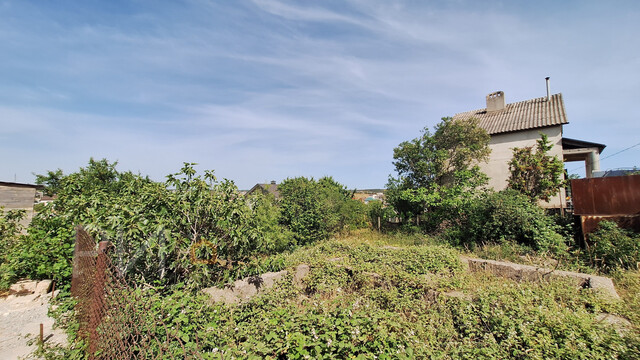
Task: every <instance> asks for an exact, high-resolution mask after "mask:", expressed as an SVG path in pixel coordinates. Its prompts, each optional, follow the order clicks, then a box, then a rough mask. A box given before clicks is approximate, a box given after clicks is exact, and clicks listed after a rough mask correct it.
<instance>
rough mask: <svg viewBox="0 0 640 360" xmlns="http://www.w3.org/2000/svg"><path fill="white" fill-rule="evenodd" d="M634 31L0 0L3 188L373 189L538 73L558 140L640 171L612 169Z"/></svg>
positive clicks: (385, 4)
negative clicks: (134, 179)
mask: <svg viewBox="0 0 640 360" xmlns="http://www.w3.org/2000/svg"><path fill="white" fill-rule="evenodd" d="M638 34H640V3H639V2H636V1H627V2H623V1H617V2H603V1H562V2H559V1H535V2H532V1H483V2H479V1H473V0H469V1H465V0H458V1H392V0H384V1H382V0H381V1H378V0H351V1H281V0H254V1H204V0H188V1H145V0H133V1H4V0H0V79H1V80H0V154H1V159H2V160H1V161H0V181H14V180H17V181H18V182H32V181H33V180H34V176H33V175H32V173H44V172H46V170H53V169H56V168H61V169H63V170H64V171H65V172H66V173H69V172H73V171H76V170H77V169H78V168H79V167H81V166H84V165H85V164H86V163H87V162H88V160H89V158H90V157H94V158H107V159H109V160H111V161H116V160H117V161H118V162H119V169H120V170H132V171H134V172H140V173H142V174H145V175H149V176H151V177H152V178H153V179H155V180H164V176H165V175H167V174H169V173H173V172H177V171H178V170H179V169H180V167H181V166H182V163H183V162H196V163H199V166H198V169H200V170H204V169H214V170H215V171H216V174H217V176H218V177H224V178H229V179H232V180H234V181H235V182H236V184H237V185H238V186H239V187H240V188H243V189H247V188H249V187H251V186H252V185H253V184H255V183H256V182H265V181H269V180H277V181H280V180H282V179H284V178H287V177H295V176H314V177H316V178H317V177H320V176H324V175H331V176H333V177H334V178H335V179H336V180H338V181H340V182H342V183H344V184H345V185H347V186H349V187H357V188H374V187H376V188H377V187H383V186H384V185H385V183H386V181H387V177H388V175H389V174H390V173H392V172H393V166H392V164H391V162H392V155H393V148H394V147H395V146H397V145H398V144H399V143H400V142H402V141H404V140H409V139H412V138H414V137H416V136H418V135H419V133H420V130H421V129H422V128H424V127H425V126H429V127H432V126H433V125H434V124H435V123H437V122H438V121H439V119H440V118H441V117H443V116H451V115H453V114H455V113H458V112H463V111H467V110H472V109H478V108H483V107H484V106H485V100H484V99H485V95H486V94H488V93H491V92H493V91H497V90H502V91H504V92H505V97H506V100H507V102H508V103H510V102H516V101H522V100H527V99H531V98H536V97H541V96H544V95H545V94H546V88H545V81H544V78H545V77H546V76H550V77H551V91H552V92H553V93H557V92H561V93H562V94H563V96H564V101H565V107H566V110H567V115H568V118H569V122H570V124H569V125H567V126H565V136H566V137H570V138H577V139H581V140H587V141H593V142H600V143H604V144H606V145H607V148H606V149H605V151H604V153H603V154H602V157H603V160H602V163H601V167H602V168H603V169H609V168H618V167H629V166H640V161H639V159H640V146H636V147H635V148H632V149H630V150H627V151H624V152H622V153H620V154H619V155H615V156H612V157H611V158H605V157H606V156H608V155H611V154H614V153H616V152H618V151H621V150H623V149H625V148H627V147H630V146H633V145H635V144H637V143H639V142H640V121H639V120H640V106H639V104H638V101H639V100H640V37H639V36H638ZM567 167H568V168H569V169H575V168H578V170H574V172H576V173H579V172H580V171H581V170H580V168H581V164H580V163H569V164H568V166H567Z"/></svg>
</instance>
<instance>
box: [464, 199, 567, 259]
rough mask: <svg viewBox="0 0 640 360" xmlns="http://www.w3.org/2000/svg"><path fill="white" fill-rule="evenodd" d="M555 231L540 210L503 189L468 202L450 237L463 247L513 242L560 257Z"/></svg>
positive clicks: (562, 246) (561, 243)
mask: <svg viewBox="0 0 640 360" xmlns="http://www.w3.org/2000/svg"><path fill="white" fill-rule="evenodd" d="M557 230H558V227H557V225H556V224H555V222H554V220H553V218H552V217H550V216H548V215H547V214H546V213H545V211H544V209H542V208H540V207H539V206H537V205H536V204H534V203H532V202H531V201H530V200H529V199H528V198H527V197H526V196H524V195H521V194H519V193H518V192H516V191H515V190H511V189H507V190H503V191H500V192H492V193H489V194H488V195H486V196H484V197H481V198H479V199H476V200H474V201H472V202H471V203H470V204H469V205H468V206H467V208H466V209H465V211H464V213H463V215H462V218H461V224H460V227H459V228H458V229H456V230H455V231H456V232H455V233H452V235H453V236H454V238H455V240H456V241H458V242H459V243H461V244H464V245H474V244H483V243H485V244H486V243H504V242H515V243H519V244H523V245H527V246H530V247H531V248H533V249H536V250H541V251H552V252H555V253H562V252H564V251H565V250H566V244H565V240H564V238H563V237H562V235H560V234H559V233H558V232H557Z"/></svg>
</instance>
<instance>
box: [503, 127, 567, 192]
mask: <svg viewBox="0 0 640 360" xmlns="http://www.w3.org/2000/svg"><path fill="white" fill-rule="evenodd" d="M551 148H553V144H551V143H549V138H548V137H547V135H546V134H543V133H540V139H538V141H537V145H536V149H535V151H534V149H533V146H526V147H522V148H514V149H513V158H512V159H511V161H510V162H509V171H511V175H510V176H509V179H508V182H509V187H510V188H512V189H514V190H517V191H519V192H520V193H522V194H524V195H526V196H527V197H528V198H529V199H531V201H538V200H544V201H549V198H551V197H552V196H554V195H556V194H557V193H558V191H560V188H561V187H562V186H564V184H565V181H564V179H563V164H562V161H561V160H560V159H558V157H557V156H551V155H548V152H549V150H551Z"/></svg>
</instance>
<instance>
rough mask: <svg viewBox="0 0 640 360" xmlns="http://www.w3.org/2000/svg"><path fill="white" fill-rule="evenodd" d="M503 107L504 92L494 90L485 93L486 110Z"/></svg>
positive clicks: (496, 109) (490, 110) (492, 110)
mask: <svg viewBox="0 0 640 360" xmlns="http://www.w3.org/2000/svg"><path fill="white" fill-rule="evenodd" d="M502 109H504V92H503V91H496V92H494V93H491V94H489V95H487V112H494V111H500V110H502Z"/></svg>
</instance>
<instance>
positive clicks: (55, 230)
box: [0, 207, 74, 288]
mask: <svg viewBox="0 0 640 360" xmlns="http://www.w3.org/2000/svg"><path fill="white" fill-rule="evenodd" d="M73 246H74V238H73V228H71V227H69V226H66V224H65V223H64V221H62V220H61V218H60V217H55V216H53V215H52V213H51V209H50V207H47V208H45V209H43V211H42V212H41V213H39V214H38V215H37V216H35V217H34V219H33V221H32V224H31V226H30V227H29V233H28V234H27V235H20V236H19V237H18V238H17V239H16V241H15V243H14V244H12V246H10V247H8V248H6V249H5V250H6V251H7V255H6V258H5V259H4V261H3V262H2V265H0V276H1V277H2V283H0V288H5V287H8V286H9V285H11V283H12V282H14V281H15V280H17V279H20V278H29V279H52V280H55V281H56V282H57V283H58V285H56V286H57V287H59V288H65V287H67V286H68V285H69V282H68V280H69V279H71V269H72V262H71V259H72V256H73Z"/></svg>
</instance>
